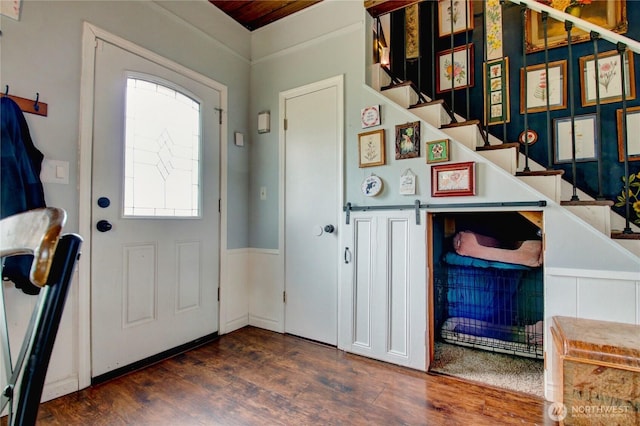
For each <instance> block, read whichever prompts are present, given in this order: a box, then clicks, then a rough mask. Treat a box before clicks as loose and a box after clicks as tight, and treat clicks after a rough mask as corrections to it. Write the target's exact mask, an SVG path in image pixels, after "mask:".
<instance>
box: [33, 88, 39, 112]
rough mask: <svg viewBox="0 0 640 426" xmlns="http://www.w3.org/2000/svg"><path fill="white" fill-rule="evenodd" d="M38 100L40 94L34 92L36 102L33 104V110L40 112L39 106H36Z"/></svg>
mask: <svg viewBox="0 0 640 426" xmlns="http://www.w3.org/2000/svg"><path fill="white" fill-rule="evenodd" d="M39 99H40V93H38V92H36V102H35V103H34V104H33V109H34V110H36V111H40V105H38V100H39Z"/></svg>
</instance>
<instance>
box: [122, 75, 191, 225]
mask: <svg viewBox="0 0 640 426" xmlns="http://www.w3.org/2000/svg"><path fill="white" fill-rule="evenodd" d="M200 123H201V120H200V104H199V103H198V102H197V101H195V100H193V99H192V98H190V97H188V96H186V95H184V94H182V93H180V92H178V91H176V90H174V89H172V88H170V87H167V86H163V85H161V84H158V83H155V82H151V81H145V80H141V79H139V78H128V79H127V100H126V120H125V125H126V129H125V167H124V170H125V176H124V215H125V216H145V217H148V216H155V217H198V216H200V194H201V191H200V189H201V185H200V145H201V144H200V134H201V131H200Z"/></svg>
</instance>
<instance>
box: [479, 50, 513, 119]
mask: <svg viewBox="0 0 640 426" xmlns="http://www.w3.org/2000/svg"><path fill="white" fill-rule="evenodd" d="M483 75H484V122H485V124H487V125H489V126H490V125H492V124H500V123H508V122H509V110H510V109H511V108H510V107H509V58H502V59H498V60H495V61H491V62H485V63H484V70H483Z"/></svg>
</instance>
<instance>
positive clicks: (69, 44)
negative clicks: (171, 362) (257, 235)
mask: <svg viewBox="0 0 640 426" xmlns="http://www.w3.org/2000/svg"><path fill="white" fill-rule="evenodd" d="M185 19H189V20H190V21H192V22H194V24H195V26H194V25H189V24H188V23H187V22H186V21H185ZM84 21H87V22H89V23H91V24H93V25H95V26H98V27H100V28H102V29H104V30H106V31H109V32H111V33H113V34H115V35H118V36H120V37H122V38H125V39H127V40H129V41H131V42H133V43H136V44H138V45H140V46H142V47H144V48H146V49H149V50H151V51H154V52H156V53H158V54H160V55H163V56H165V57H167V58H169V59H171V60H173V61H175V62H178V63H180V64H182V65H184V66H186V67H188V68H191V69H193V70H194V71H197V72H199V73H201V74H203V75H205V76H207V77H210V78H212V79H214V80H216V81H218V82H220V83H222V84H224V85H226V86H227V87H228V90H229V92H228V93H229V105H228V106H229V111H228V125H229V140H228V141H226V142H227V144H228V146H229V147H228V158H227V161H228V181H229V191H228V192H229V200H228V208H229V220H228V248H242V247H247V245H248V241H249V236H248V226H247V205H248V203H247V189H248V182H249V180H248V179H249V170H248V159H249V155H248V149H247V148H244V149H242V148H238V147H235V146H234V145H233V133H234V131H241V132H245V133H247V132H248V123H247V110H248V108H249V74H250V59H249V51H250V33H249V32H248V31H247V30H245V29H243V28H242V27H240V26H239V25H237V24H235V23H234V22H231V21H230V20H229V19H228V18H227V17H226V15H223V14H222V12H220V11H219V10H218V9H216V8H214V7H211V6H210V5H209V4H208V3H207V2H205V1H204V0H194V1H179V2H157V3H156V2H152V1H32V0H29V1H23V2H22V11H21V15H20V20H19V21H15V20H13V19H11V18H7V17H5V16H2V18H1V20H0V23H1V25H2V37H1V39H0V40H1V43H2V45H1V50H0V55H1V58H0V59H1V74H0V85H1V87H2V90H3V91H4V87H5V85H9V92H10V94H13V95H16V96H21V97H25V98H35V94H36V92H39V93H40V100H41V101H42V102H46V103H47V104H48V108H49V115H48V117H39V116H35V115H31V114H26V117H27V122H28V124H29V128H30V131H31V133H32V137H33V139H34V141H35V144H36V146H37V147H38V148H39V149H40V150H41V151H42V152H43V154H44V155H45V157H46V158H50V159H54V160H62V161H68V162H69V163H70V179H69V184H68V185H61V184H45V195H46V200H47V203H48V204H49V205H54V206H58V207H62V208H64V209H66V210H67V212H68V214H69V220H68V222H67V223H68V224H67V227H66V229H67V230H68V231H72V232H77V230H78V203H79V200H78V192H77V186H78V177H77V172H78V167H77V163H78V126H79V99H80V71H81V41H82V40H81V36H82V25H83V22H84ZM220 40H223V41H224V42H221V41H220Z"/></svg>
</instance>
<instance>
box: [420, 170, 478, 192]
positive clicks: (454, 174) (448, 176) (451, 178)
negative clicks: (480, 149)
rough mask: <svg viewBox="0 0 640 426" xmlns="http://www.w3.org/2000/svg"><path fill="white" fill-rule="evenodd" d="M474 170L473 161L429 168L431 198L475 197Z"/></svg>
mask: <svg viewBox="0 0 640 426" xmlns="http://www.w3.org/2000/svg"><path fill="white" fill-rule="evenodd" d="M475 169H476V163H475V162H473V161H469V162H466V163H454V164H442V165H436V166H431V196H432V197H455V196H460V195H475V194H476V183H475Z"/></svg>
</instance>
